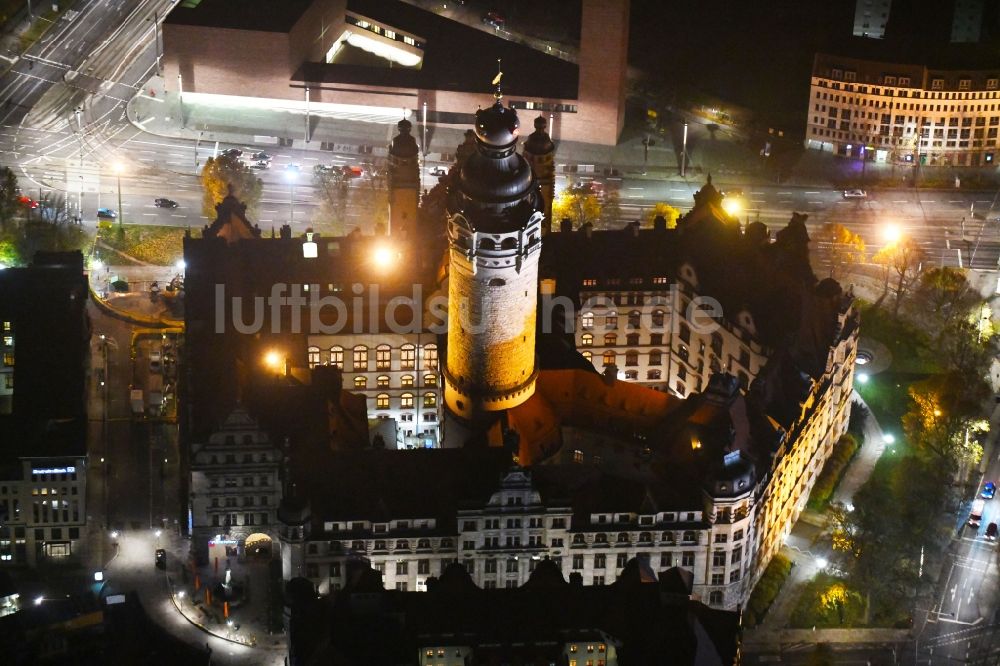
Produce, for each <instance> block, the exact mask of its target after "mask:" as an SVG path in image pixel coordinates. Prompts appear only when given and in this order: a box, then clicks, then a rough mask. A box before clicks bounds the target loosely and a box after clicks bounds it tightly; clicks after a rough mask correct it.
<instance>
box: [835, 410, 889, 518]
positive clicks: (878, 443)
mask: <svg viewBox="0 0 1000 666" xmlns="http://www.w3.org/2000/svg"><path fill="white" fill-rule="evenodd" d="M851 401H852V402H854V403H857V404H861V405H864V407H865V409H868V405H867V404H866V403H865V400H864V398H862V397H861V394H859V393H858V392H857V391H853V392H852V393H851ZM864 434H865V441H864V444H863V445H862V446H861V450H860V451H858V452H857V453H856V454H855V456H854V459H853V460H852V461H851V464H850V465H848V466H847V469H846V470H845V471H844V475H843V476H842V477H840V483H838V484H837V488H836V490H834V491H833V497H832V498H831V502H840V503H841V504H844V505H845V506H848V507H850V506H853V505H852V500H853V499H854V494H855V493H856V492H858V490H860V489H861V486H863V485H864V484H865V482H866V481H868V478H869V477H870V476H871V475H872V471H874V469H875V464H876V463H877V462H878V459H879V458H881V457H882V453H883V452H884V451H885V436H884V435H883V433H882V427H881V426H880V425H879V423H878V421H876V420H875V416H874V415H873V414H872V411H871V409H868V418H867V419H865V432H864Z"/></svg>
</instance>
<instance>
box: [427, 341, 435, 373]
mask: <svg viewBox="0 0 1000 666" xmlns="http://www.w3.org/2000/svg"><path fill="white" fill-rule="evenodd" d="M437 369H438V347H437V345H435V344H433V343H432V344H429V345H424V370H437Z"/></svg>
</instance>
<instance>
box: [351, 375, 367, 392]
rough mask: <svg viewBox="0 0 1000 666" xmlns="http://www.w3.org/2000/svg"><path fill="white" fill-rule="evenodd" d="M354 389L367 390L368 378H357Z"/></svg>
mask: <svg viewBox="0 0 1000 666" xmlns="http://www.w3.org/2000/svg"><path fill="white" fill-rule="evenodd" d="M354 388H356V389H365V388H368V378H367V377H355V378H354Z"/></svg>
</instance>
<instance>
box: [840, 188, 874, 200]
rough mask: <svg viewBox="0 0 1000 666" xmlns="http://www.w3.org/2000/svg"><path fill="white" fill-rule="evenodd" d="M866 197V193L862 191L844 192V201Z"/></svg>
mask: <svg viewBox="0 0 1000 666" xmlns="http://www.w3.org/2000/svg"><path fill="white" fill-rule="evenodd" d="M867 197H868V193H867V192H865V191H864V190H857V189H855V190H844V198H845V199H865V198H867Z"/></svg>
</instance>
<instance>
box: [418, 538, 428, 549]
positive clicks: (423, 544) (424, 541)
mask: <svg viewBox="0 0 1000 666" xmlns="http://www.w3.org/2000/svg"><path fill="white" fill-rule="evenodd" d="M430 547H431V540H430V539H420V540H418V541H417V548H430Z"/></svg>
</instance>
